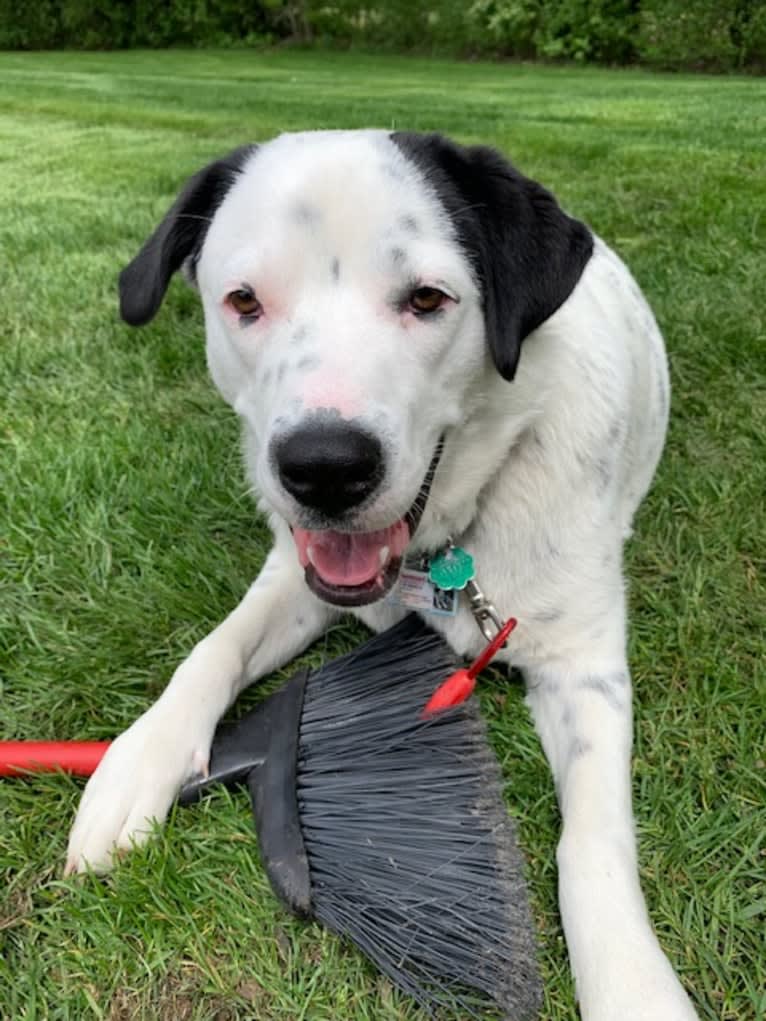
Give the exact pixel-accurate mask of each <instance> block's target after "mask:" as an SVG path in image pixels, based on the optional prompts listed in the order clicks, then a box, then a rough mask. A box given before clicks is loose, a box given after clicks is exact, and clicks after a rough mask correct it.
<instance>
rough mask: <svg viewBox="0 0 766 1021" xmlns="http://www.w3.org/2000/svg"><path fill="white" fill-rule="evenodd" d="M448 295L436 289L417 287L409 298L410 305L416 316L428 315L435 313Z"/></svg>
mask: <svg viewBox="0 0 766 1021" xmlns="http://www.w3.org/2000/svg"><path fill="white" fill-rule="evenodd" d="M446 298H447V295H446V294H445V293H444V292H443V291H440V290H439V289H438V288H436V287H417V288H416V289H415V290H414V291H413V292H412V294H411V295H410V298H409V304H410V308H411V309H412V311H413V312H414V313H415V315H427V314H428V313H429V312H435V311H436V310H437V309H438V308H441V306H442V305H443V304H444V302H445V301H446Z"/></svg>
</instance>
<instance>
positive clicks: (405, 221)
mask: <svg viewBox="0 0 766 1021" xmlns="http://www.w3.org/2000/svg"><path fill="white" fill-rule="evenodd" d="M399 229H400V230H401V231H402V232H403V233H404V234H407V235H408V237H411V238H414V237H417V236H418V234H419V233H420V227H419V226H418V221H417V220H416V219H415V217H414V216H400V217H399Z"/></svg>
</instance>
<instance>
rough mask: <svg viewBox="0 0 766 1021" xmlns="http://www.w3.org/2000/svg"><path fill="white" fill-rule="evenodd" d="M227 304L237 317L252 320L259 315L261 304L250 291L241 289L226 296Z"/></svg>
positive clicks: (244, 288)
mask: <svg viewBox="0 0 766 1021" xmlns="http://www.w3.org/2000/svg"><path fill="white" fill-rule="evenodd" d="M226 302H227V304H229V305H231V307H232V308H233V309H234V311H235V312H236V313H237V315H240V316H245V317H246V318H248V319H253V318H255V317H256V316H259V315H260V314H261V303H260V301H258V299H257V298H256V296H255V295H254V294H253V292H252V291H251V290H249V289H248V288H246V287H241V288H240V289H239V290H237V291H230V292H229V293H228V294H227V295H226Z"/></svg>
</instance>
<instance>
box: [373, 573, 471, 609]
mask: <svg viewBox="0 0 766 1021" xmlns="http://www.w3.org/2000/svg"><path fill="white" fill-rule="evenodd" d="M419 566H420V565H418V567H419ZM418 567H415V566H410V564H408V563H405V564H404V566H403V567H402V569H401V571H400V572H399V579H398V581H397V583H396V585H395V587H394V588H393V589H392V591H391V592H390V593H389V595H388V596H387V601H388V602H391V603H396V604H397V605H398V606H406V607H407V608H408V609H410V610H421V611H423V612H425V613H435V614H438V615H440V616H444V617H454V616H455V614H456V613H457V592H455V591H450V590H447V591H445V590H444V589H441V588H439V587H438V586H437V585H434V583H433V582H432V581H431V579H430V578H429V576H428V571H422V570H419V569H418Z"/></svg>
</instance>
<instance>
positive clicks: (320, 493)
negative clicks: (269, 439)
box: [272, 416, 385, 519]
mask: <svg viewBox="0 0 766 1021" xmlns="http://www.w3.org/2000/svg"><path fill="white" fill-rule="evenodd" d="M272 457H273V461H274V464H275V465H276V468H277V473H278V475H279V479H280V482H281V483H282V485H283V486H284V488H285V489H286V490H287V492H288V493H289V494H290V495H291V496H292V497H294V499H295V500H297V501H298V503H300V504H301V505H302V506H303V507H309V508H311V509H312V510H317V511H320V512H321V513H322V514H324V515H325V516H326V517H328V518H330V519H333V518H339V517H342V516H343V514H345V513H346V512H347V511H349V510H352V509H353V508H354V507H357V506H359V504H361V503H363V502H364V501H365V500H367V499H368V497H370V496H371V495H372V494H373V493H374V492H375V490H376V489H377V488H378V486H379V485H380V483H381V481H382V479H383V475H384V474H385V466H384V460H383V448H382V446H381V443H380V440H378V439H377V438H376V437H375V436H373V435H372V434H370V433H369V432H367V431H366V430H364V429H361V428H360V427H359V426H358V425H354V424H353V423H351V422H348V421H344V420H342V419H340V418H339V419H337V420H334V421H326V420H324V416H321V417H320V416H317V418H316V419H314V420H313V421H312V420H311V419H308V420H306V421H305V422H304V423H303V424H302V425H300V426H299V427H298V428H297V429H293V430H292V431H291V432H290V433H288V434H287V435H286V436H283V437H280V438H278V439H277V440H275V442H274V443H273V445H272Z"/></svg>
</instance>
